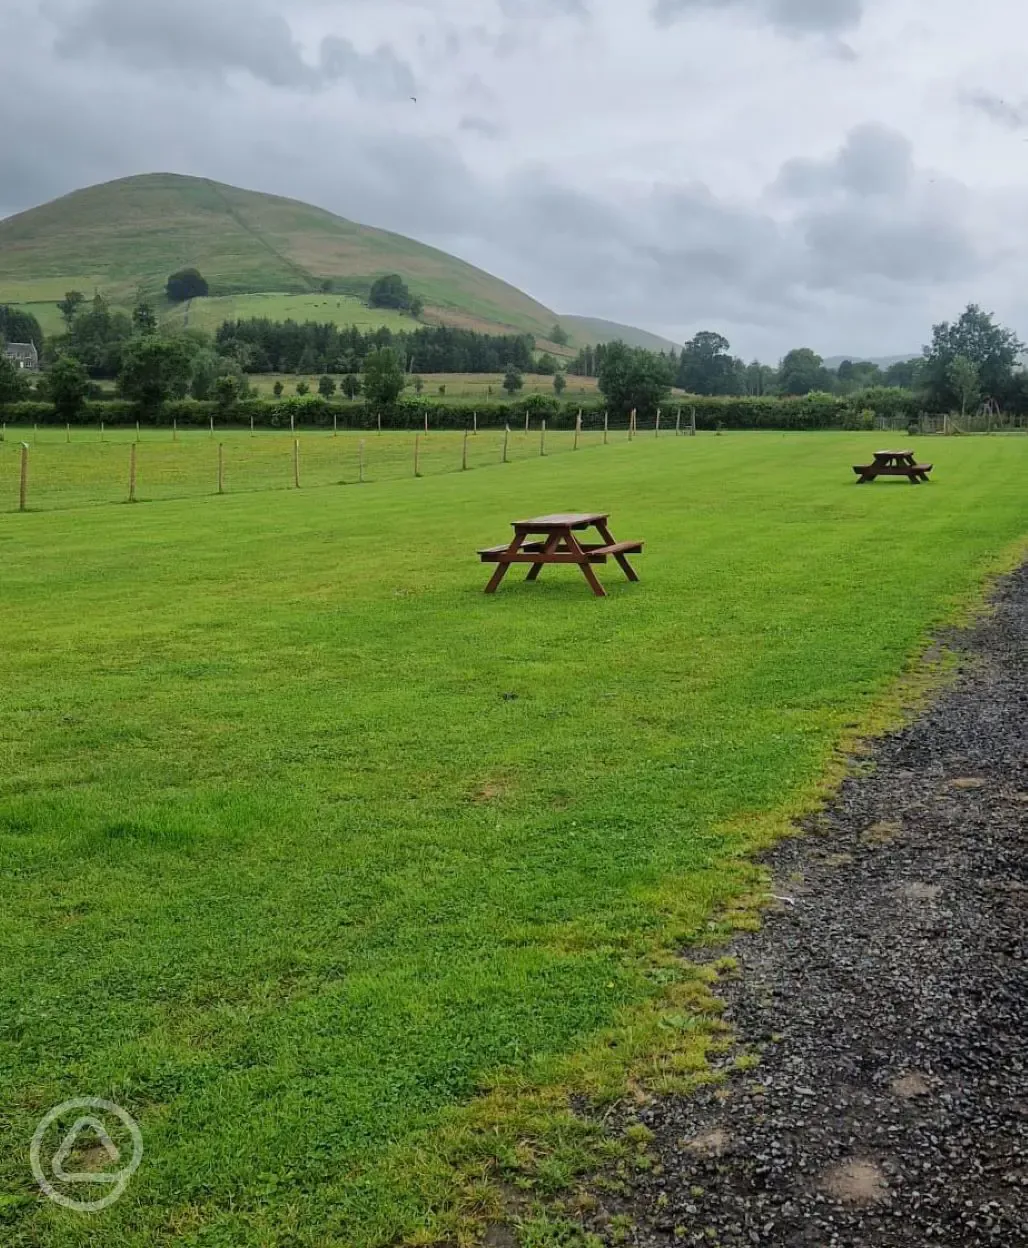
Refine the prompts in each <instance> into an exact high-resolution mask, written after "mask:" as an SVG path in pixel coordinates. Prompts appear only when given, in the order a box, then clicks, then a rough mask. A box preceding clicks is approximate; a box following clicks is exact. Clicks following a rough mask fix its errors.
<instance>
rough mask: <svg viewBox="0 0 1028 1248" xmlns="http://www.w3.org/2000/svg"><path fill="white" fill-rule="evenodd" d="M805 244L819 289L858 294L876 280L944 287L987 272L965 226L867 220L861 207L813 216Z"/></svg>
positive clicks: (925, 219) (928, 220)
mask: <svg viewBox="0 0 1028 1248" xmlns="http://www.w3.org/2000/svg"><path fill="white" fill-rule="evenodd" d="M805 238H806V242H807V246H808V249H809V256H810V262H811V267H810V280H811V282H812V284H813V285H815V286H828V287H831V288H834V289H848V290H859V289H860V288H861V287H862V286H863V285H864V283H865V282H866V281H867V280H868V279H875V278H884V279H886V280H887V281H888V282H890V283H893V284H902V283H916V284H920V285H944V284H946V283H949V282H955V281H959V280H961V279H963V278H968V277H973V276H976V275H977V274H979V273H980V272H981V271H982V268H983V260H982V258H981V257H979V255H978V254H977V251H976V249H975V247H974V245H973V242H972V240H971V238H970V236H969V235H968V234H967V232H966V230H965V229H964V228H963V226H962V225H961V223H959V222H958V221H951V220H945V219H936V218H932V217H931V216H928V215H926V214H923V213H915V214H912V215H911V216H909V217H907V218H906V219H899V220H896V219H890V218H882V217H875V216H869V215H868V213H867V211H866V210H865V209H864V208H862V207H858V206H853V207H848V208H845V209H842V210H837V211H834V212H824V213H815V214H813V215H811V216H810V217H809V218H808V219H807V220H806V222H805Z"/></svg>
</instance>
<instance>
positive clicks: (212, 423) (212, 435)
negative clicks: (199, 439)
mask: <svg viewBox="0 0 1028 1248" xmlns="http://www.w3.org/2000/svg"><path fill="white" fill-rule="evenodd" d="M211 437H212V438H213V437H214V417H213V416H212V417H211Z"/></svg>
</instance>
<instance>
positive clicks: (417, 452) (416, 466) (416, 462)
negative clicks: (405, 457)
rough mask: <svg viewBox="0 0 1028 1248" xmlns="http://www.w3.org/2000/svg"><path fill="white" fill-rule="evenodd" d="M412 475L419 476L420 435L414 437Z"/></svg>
mask: <svg viewBox="0 0 1028 1248" xmlns="http://www.w3.org/2000/svg"><path fill="white" fill-rule="evenodd" d="M414 475H415V476H416V477H420V476H421V435H420V434H417V433H416V434H415V435H414Z"/></svg>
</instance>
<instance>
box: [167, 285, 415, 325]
mask: <svg viewBox="0 0 1028 1248" xmlns="http://www.w3.org/2000/svg"><path fill="white" fill-rule="evenodd" d="M160 317H161V322H162V324H164V325H166V326H168V327H175V326H178V327H181V326H183V325H186V324H188V325H189V327H190V328H191V329H205V330H206V331H207V332H208V333H210V334H213V333H214V332H215V331H216V330H217V329H218V328H219V326H220V325H221V324H222V322H224V321H244V320H247V319H249V318H250V317H267V318H268V320H272V321H288V320H294V321H300V322H301V323H302V322H304V321H316V322H317V323H318V324H322V325H324V324H333V325H340V326H343V327H344V328H348V327H349V326H351V325H356V326H357V328H358V329H362V330H369V329H383V328H384V329H391V330H392V331H393V332H394V333H398V334H399V333H407V334H409V333H411V332H413V331H414V330H416V329H417V328H418V323H417V322H416V321H414V320H412V319H411V317H409V316H403V315H402V314H401V313H399V312H392V311H390V310H389V309H388V308H369V307H367V306H366V305H365V304H363V303H361V301H360V300H359V299H352V298H347V297H346V296H344V295H282V294H270V295H229V296H225V297H223V298H215V299H193V300H192V301H191V302H190V303H189V304H188V307H187V305H186V304H176V305H169V304H168V303H167V302H164V301H162V305H161V309H160Z"/></svg>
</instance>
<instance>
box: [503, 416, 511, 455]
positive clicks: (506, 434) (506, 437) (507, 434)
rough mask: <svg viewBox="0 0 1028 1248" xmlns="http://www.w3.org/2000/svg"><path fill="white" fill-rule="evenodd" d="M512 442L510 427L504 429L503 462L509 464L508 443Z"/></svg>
mask: <svg viewBox="0 0 1028 1248" xmlns="http://www.w3.org/2000/svg"><path fill="white" fill-rule="evenodd" d="M509 441H510V425H509V424H507V425H504V427H503V462H504V463H507V462H508V461H507V443H508V442H509Z"/></svg>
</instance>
